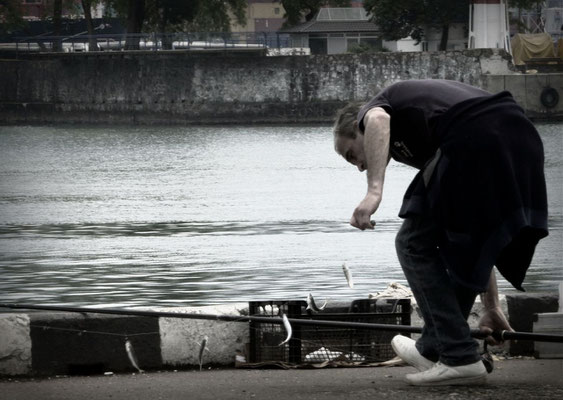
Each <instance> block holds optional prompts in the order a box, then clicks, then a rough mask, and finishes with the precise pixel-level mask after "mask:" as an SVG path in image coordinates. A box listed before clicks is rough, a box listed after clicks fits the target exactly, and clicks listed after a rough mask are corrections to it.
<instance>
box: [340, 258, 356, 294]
mask: <svg viewBox="0 0 563 400" xmlns="http://www.w3.org/2000/svg"><path fill="white" fill-rule="evenodd" d="M342 269H343V270H344V276H345V277H346V280H347V281H348V286H349V287H350V289H354V278H352V271H350V268H348V267H347V266H346V263H344V264H342Z"/></svg>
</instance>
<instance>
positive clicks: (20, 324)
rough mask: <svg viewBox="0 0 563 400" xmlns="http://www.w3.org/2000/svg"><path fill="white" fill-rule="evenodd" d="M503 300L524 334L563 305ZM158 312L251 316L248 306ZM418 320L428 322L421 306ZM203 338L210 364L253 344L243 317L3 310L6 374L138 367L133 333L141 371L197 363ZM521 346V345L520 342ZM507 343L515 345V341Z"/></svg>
mask: <svg viewBox="0 0 563 400" xmlns="http://www.w3.org/2000/svg"><path fill="white" fill-rule="evenodd" d="M500 300H501V306H502V308H503V310H504V312H505V315H507V316H508V317H509V320H510V322H511V324H512V325H513V328H515V329H516V330H518V331H530V332H531V331H532V323H533V322H532V321H533V318H534V314H536V313H544V312H550V311H553V310H554V309H555V310H557V307H558V295H557V294H516V295H509V296H506V298H505V296H500ZM151 310H160V311H166V312H178V313H186V312H189V313H205V314H228V315H245V314H247V313H248V308H247V304H235V305H229V306H214V307H200V308H172V309H169V308H167V309H151ZM482 312H483V308H482V305H481V303H480V302H479V301H477V302H476V304H475V306H474V307H473V310H472V312H471V315H470V319H469V323H470V326H471V327H473V328H476V327H477V324H478V321H479V318H480V316H481V315H482ZM411 323H412V325H413V326H422V325H423V323H422V320H421V318H420V316H419V313H418V311H417V307H416V306H415V307H413V312H412V316H411ZM204 336H208V346H209V351H206V352H205V353H204V360H205V365H206V366H208V365H213V366H232V365H234V364H235V358H236V357H237V356H240V355H244V354H245V353H246V348H247V344H248V343H249V341H250V335H249V326H248V323H240V322H222V321H210V320H193V319H174V318H150V317H124V316H113V315H106V314H80V313H52V312H29V313H5V314H0V375H72V374H102V373H105V372H114V373H115V372H136V370H135V369H134V368H133V367H132V366H131V363H130V361H129V359H128V356H127V352H126V350H125V339H126V338H128V339H129V340H130V341H131V343H132V344H133V348H134V349H135V354H136V356H137V359H138V364H139V366H140V367H141V368H142V369H147V370H155V369H181V368H194V367H195V368H198V355H199V349H200V343H201V340H202V339H203V337H204ZM415 336H416V335H415ZM515 343H516V344H517V345H520V346H521V342H515ZM561 346H563V344H561ZM505 348H506V350H508V344H506V345H505ZM510 352H511V354H512V355H519V354H520V355H533V352H534V348H533V344H531V343H530V342H528V343H526V347H514V346H512V347H510Z"/></svg>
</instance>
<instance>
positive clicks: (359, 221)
mask: <svg viewBox="0 0 563 400" xmlns="http://www.w3.org/2000/svg"><path fill="white" fill-rule="evenodd" d="M379 203H381V197H380V196H376V195H373V194H370V193H368V194H367V195H366V197H364V199H363V200H362V201H361V202H360V204H359V205H358V207H356V209H355V210H354V214H353V215H352V219H350V225H352V226H354V227H356V228H358V229H361V230H362V231H363V230H365V229H373V228H374V226H375V223H374V222H372V221H371V219H370V218H371V216H372V215H373V213H375V211H376V210H377V208H378V207H379Z"/></svg>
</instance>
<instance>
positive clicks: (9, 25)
mask: <svg viewBox="0 0 563 400" xmlns="http://www.w3.org/2000/svg"><path fill="white" fill-rule="evenodd" d="M24 25H25V21H24V19H23V18H22V15H21V0H5V1H2V2H0V35H5V34H10V33H12V32H14V31H17V30H18V29H21V28H22V27H23V26H24Z"/></svg>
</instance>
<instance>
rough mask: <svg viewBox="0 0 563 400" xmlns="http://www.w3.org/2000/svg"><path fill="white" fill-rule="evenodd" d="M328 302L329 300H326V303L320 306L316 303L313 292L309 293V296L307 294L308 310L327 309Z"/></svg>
mask: <svg viewBox="0 0 563 400" xmlns="http://www.w3.org/2000/svg"><path fill="white" fill-rule="evenodd" d="M327 303H328V300H325V303H324V304H323V305H322V306H320V307H318V306H317V303H315V299H314V298H313V295H312V294H311V293H309V296H307V310H311V311H313V312H319V311H322V310H324V309H325V307H326V305H327Z"/></svg>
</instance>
